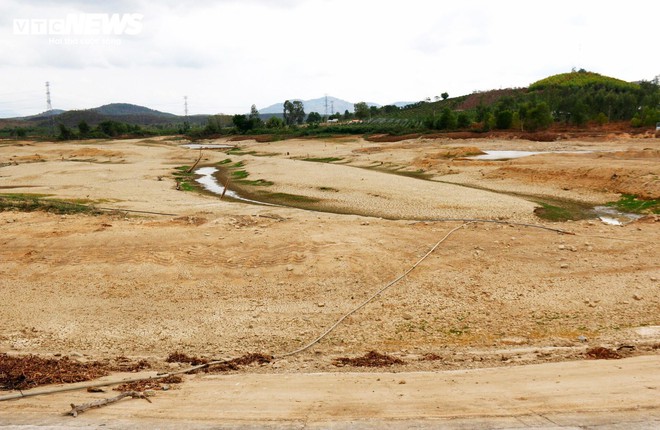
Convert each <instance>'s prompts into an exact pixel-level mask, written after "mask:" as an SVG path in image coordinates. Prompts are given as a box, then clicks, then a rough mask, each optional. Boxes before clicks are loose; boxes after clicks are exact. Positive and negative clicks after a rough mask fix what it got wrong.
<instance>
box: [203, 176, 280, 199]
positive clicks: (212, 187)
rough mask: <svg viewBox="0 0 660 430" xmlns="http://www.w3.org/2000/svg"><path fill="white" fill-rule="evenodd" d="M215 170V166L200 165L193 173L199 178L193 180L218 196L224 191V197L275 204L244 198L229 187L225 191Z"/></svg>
mask: <svg viewBox="0 0 660 430" xmlns="http://www.w3.org/2000/svg"><path fill="white" fill-rule="evenodd" d="M217 172H218V169H216V168H215V167H200V168H199V169H197V170H195V174H196V175H199V178H197V179H195V181H196V182H197V183H198V184H200V185H201V186H202V187H203V188H204V189H205V190H206V191H209V192H211V193H213V194H217V195H219V196H222V195H223V193H224V195H225V196H226V197H230V198H232V199H234V200H240V201H242V202H248V203H255V204H258V205H265V206H277V205H273V204H270V203H266V202H260V201H258V200H251V199H246V198H245V197H241V196H240V195H238V193H236V191H232V190H229V189H228V190H227V191H226V192H225V187H224V186H222V185H220V184H219V183H218V179H217V178H216V177H215V174H216V173H217Z"/></svg>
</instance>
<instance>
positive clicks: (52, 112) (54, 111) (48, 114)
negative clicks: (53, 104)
mask: <svg viewBox="0 0 660 430" xmlns="http://www.w3.org/2000/svg"><path fill="white" fill-rule="evenodd" d="M64 112H66V111H65V110H62V109H51V110H46V111H43V112H41V113H38V114H36V115H30V116H25V117H22V118H21V119H28V120H29V119H40V118H50V117H51V116H56V115H59V114H61V113H64Z"/></svg>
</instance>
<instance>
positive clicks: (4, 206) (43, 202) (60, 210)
mask: <svg viewBox="0 0 660 430" xmlns="http://www.w3.org/2000/svg"><path fill="white" fill-rule="evenodd" d="M46 197H47V196H46V195H44V194H0V211H19V212H34V211H43V212H50V213H55V214H62V215H65V214H78V213H81V214H89V215H98V214H100V213H101V211H99V210H97V209H96V208H94V206H92V205H87V204H81V203H80V202H76V201H67V200H61V199H52V198H46Z"/></svg>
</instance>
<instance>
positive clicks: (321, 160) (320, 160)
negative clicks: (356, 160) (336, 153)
mask: <svg viewBox="0 0 660 430" xmlns="http://www.w3.org/2000/svg"><path fill="white" fill-rule="evenodd" d="M342 160H343V158H338V157H325V158H303V161H312V162H314V163H334V162H336V161H342Z"/></svg>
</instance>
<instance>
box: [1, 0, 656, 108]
mask: <svg viewBox="0 0 660 430" xmlns="http://www.w3.org/2000/svg"><path fill="white" fill-rule="evenodd" d="M92 12H94V13H120V14H121V13H141V14H143V16H144V18H143V20H142V24H143V27H142V32H141V33H140V34H138V35H135V36H126V35H125V36H121V37H118V38H117V39H118V40H120V42H121V44H119V45H118V46H117V45H112V44H110V45H93V46H58V45H53V44H49V43H48V39H47V38H44V37H39V36H17V35H14V34H12V26H11V22H12V19H13V18H19V17H20V18H42V17H45V18H52V17H55V18H57V17H62V16H66V14H68V13H92ZM658 16H660V3H659V2H657V1H650V0H649V1H638V2H635V3H634V4H625V5H622V4H621V3H620V2H613V1H598V2H596V1H593V0H582V1H568V0H556V1H553V2H543V3H541V2H529V1H522V0H501V1H498V2H493V1H486V0H464V1H462V2H453V3H448V2H437V1H431V0H409V1H406V2H402V1H393V0H383V1H376V0H357V1H349V0H336V1H335V0H285V1H270V0H247V1H245V0H241V1H239V0H221V1H211V0H203V1H184V2H181V1H175V0H167V1H160V2H155V1H150V0H139V1H137V2H136V1H128V0H111V1H109V2H108V1H103V2H101V1H91V2H90V1H82V0H74V1H71V0H69V1H67V0H64V1H62V2H53V1H46V0H32V1H21V2H19V1H18V0H5V1H4V2H2V4H1V5H0V17H2V18H0V49H2V52H3V55H2V57H1V58H0V71H1V72H2V76H3V80H2V81H0V98H2V101H3V107H4V109H8V110H21V111H22V113H25V114H29V113H34V111H29V109H34V108H36V106H40V105H41V102H39V101H37V100H35V103H34V104H35V107H29V106H26V105H25V104H23V105H21V106H19V107H18V108H16V109H10V108H7V107H6V106H7V105H8V104H11V96H7V97H5V96H4V95H5V94H9V93H10V92H11V91H12V90H14V89H15V88H16V87H18V88H19V89H22V90H26V91H27V90H29V91H33V90H35V88H36V89H37V90H38V91H41V88H42V87H43V82H44V81H46V80H50V81H53V103H54V105H55V106H56V107H61V108H65V109H70V108H87V107H93V106H96V105H100V104H104V103H110V102H115V101H126V102H132V103H138V104H144V105H148V106H150V107H152V108H155V109H160V110H166V111H172V112H175V113H179V111H180V110H181V109H182V107H181V106H182V97H183V95H188V96H189V100H190V106H191V112H195V113H213V112H227V113H235V112H245V111H247V110H248V109H249V106H250V105H251V104H252V103H256V104H257V106H266V105H270V104H272V103H275V102H279V101H282V100H284V99H286V98H303V99H305V98H312V97H319V96H321V95H323V94H324V93H328V94H331V95H334V96H337V97H341V98H345V99H348V100H350V101H353V102H356V101H360V100H366V101H374V102H379V103H389V102H393V101H398V100H409V101H414V100H419V99H422V98H424V97H427V96H428V97H433V96H435V95H438V94H439V93H441V92H443V91H448V92H449V93H450V94H451V95H452V96H454V95H460V94H466V93H470V92H472V91H474V90H486V89H490V88H500V87H511V86H526V85H528V84H530V83H531V82H533V81H535V80H537V79H540V78H543V77H545V76H547V75H549V74H553V73H560V72H566V71H569V70H570V68H571V67H584V68H586V69H588V70H593V71H596V72H599V73H603V74H607V75H611V76H615V77H618V78H621V79H626V80H636V79H642V78H646V79H651V78H653V76H655V75H657V74H659V73H660V70H659V69H660V67H659V66H660V63H659V62H658V60H657V55H656V54H655V51H654V46H653V41H654V40H655V39H656V34H655V33H656V31H655V28H656V26H657V25H656V22H657V17H658ZM5 100H8V101H5ZM28 104H29V103H28ZM17 106H18V104H17ZM39 110H43V109H39Z"/></svg>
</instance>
